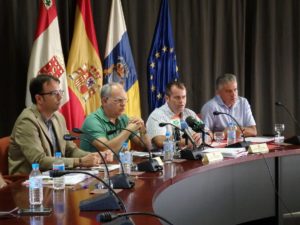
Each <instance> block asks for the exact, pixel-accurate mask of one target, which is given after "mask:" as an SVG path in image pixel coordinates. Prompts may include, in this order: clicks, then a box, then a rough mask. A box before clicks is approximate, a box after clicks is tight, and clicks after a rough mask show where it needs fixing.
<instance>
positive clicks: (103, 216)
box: [96, 212, 173, 225]
mask: <svg viewBox="0 0 300 225" xmlns="http://www.w3.org/2000/svg"><path fill="white" fill-rule="evenodd" d="M128 216H151V217H156V218H159V219H161V220H162V221H164V222H165V223H167V224H169V225H173V224H172V223H171V222H170V221H168V220H167V219H165V218H163V217H162V216H159V215H157V214H155V213H151V212H126V213H111V212H104V213H100V214H98V215H97V217H96V220H97V222H101V223H105V222H110V221H113V220H115V219H118V218H122V217H128ZM116 224H119V225H125V224H126V225H131V224H134V223H133V222H132V223H116Z"/></svg>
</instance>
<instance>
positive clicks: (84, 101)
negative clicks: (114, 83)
mask: <svg viewBox="0 0 300 225" xmlns="http://www.w3.org/2000/svg"><path fill="white" fill-rule="evenodd" d="M102 72H103V71H102V64H101V61H100V56H99V50H98V43H97V40H96V33H95V27H94V20H93V15H92V10H91V3H90V0H77V4H76V14H75V25H74V33H73V39H72V43H71V48H70V52H69V57H68V63H67V80H68V89H69V96H70V100H69V102H67V104H65V105H64V106H63V107H62V112H63V114H64V116H65V118H66V122H67V127H68V129H70V130H71V129H72V128H75V127H76V128H80V127H81V126H82V124H83V121H84V119H85V117H86V116H87V115H88V114H90V113H91V112H94V111H96V109H97V108H98V107H99V106H100V104H101V102H100V89H101V87H102V81H103V80H102Z"/></svg>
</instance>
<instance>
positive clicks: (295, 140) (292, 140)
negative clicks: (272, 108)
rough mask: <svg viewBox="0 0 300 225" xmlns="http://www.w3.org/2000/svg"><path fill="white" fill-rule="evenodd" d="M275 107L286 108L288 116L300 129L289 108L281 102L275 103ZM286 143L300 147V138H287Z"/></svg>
mask: <svg viewBox="0 0 300 225" xmlns="http://www.w3.org/2000/svg"><path fill="white" fill-rule="evenodd" d="M275 105H276V106H280V107H282V108H284V110H285V111H286V112H287V113H288V115H289V116H290V117H291V118H292V120H293V121H294V123H295V124H296V126H297V128H298V129H300V125H299V123H298V121H297V120H296V118H295V116H294V115H293V114H292V113H291V112H290V110H288V108H287V107H286V106H285V105H284V104H282V103H281V102H275ZM284 142H285V143H289V144H293V145H300V136H297V135H295V136H292V137H290V138H286V139H285V140H284Z"/></svg>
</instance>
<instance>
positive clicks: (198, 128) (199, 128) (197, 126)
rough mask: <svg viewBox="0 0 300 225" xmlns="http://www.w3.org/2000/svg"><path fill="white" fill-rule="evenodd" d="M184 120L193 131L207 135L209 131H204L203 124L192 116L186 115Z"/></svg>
mask: <svg viewBox="0 0 300 225" xmlns="http://www.w3.org/2000/svg"><path fill="white" fill-rule="evenodd" d="M185 121H186V123H187V124H188V125H189V126H190V127H191V128H192V130H193V131H195V132H197V133H200V132H201V133H204V134H207V135H209V133H208V132H206V131H205V124H204V123H202V122H200V121H198V120H196V119H195V118H194V117H192V116H188V117H187V118H186V119H185Z"/></svg>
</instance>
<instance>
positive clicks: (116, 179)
mask: <svg viewBox="0 0 300 225" xmlns="http://www.w3.org/2000/svg"><path fill="white" fill-rule="evenodd" d="M72 131H73V132H74V133H78V134H85V135H87V136H89V137H90V138H94V137H93V136H92V135H90V134H88V133H85V132H83V131H82V130H81V129H79V128H73V130H72ZM94 140H96V141H97V142H99V143H100V144H102V145H104V146H105V147H106V148H107V149H109V150H110V151H111V152H112V153H113V154H114V156H115V157H116V159H117V160H118V161H119V163H120V166H121V168H122V173H121V174H116V175H114V176H112V177H109V179H111V181H112V183H113V187H114V188H117V189H130V188H132V187H133V186H134V184H135V183H134V181H133V180H132V179H130V177H129V175H128V174H125V173H124V168H123V164H122V162H121V160H120V158H119V156H118V155H117V154H116V153H115V152H114V151H113V150H112V149H111V148H110V147H109V146H108V145H107V144H105V143H104V142H102V141H100V140H99V139H97V138H96V139H94ZM97 152H98V154H101V153H100V152H99V151H97ZM104 163H105V164H106V162H105V161H104Z"/></svg>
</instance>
